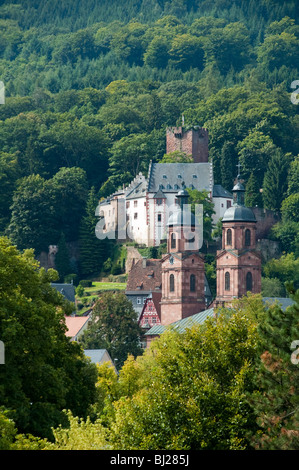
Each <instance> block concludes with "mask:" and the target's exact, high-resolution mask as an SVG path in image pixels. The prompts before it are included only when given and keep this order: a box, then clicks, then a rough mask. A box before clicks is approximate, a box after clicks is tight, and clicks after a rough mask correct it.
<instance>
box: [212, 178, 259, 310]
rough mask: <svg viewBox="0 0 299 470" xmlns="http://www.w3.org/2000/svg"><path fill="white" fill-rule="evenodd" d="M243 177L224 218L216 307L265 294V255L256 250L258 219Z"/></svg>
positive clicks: (218, 258) (234, 190)
mask: <svg viewBox="0 0 299 470" xmlns="http://www.w3.org/2000/svg"><path fill="white" fill-rule="evenodd" d="M244 193H245V188H244V186H243V185H242V184H241V182H240V175H238V177H237V183H236V185H235V186H234V188H233V205H232V206H231V207H230V208H229V209H227V210H226V212H225V213H224V216H223V219H222V249H221V250H219V251H217V256H216V263H217V296H216V301H215V304H216V306H218V305H227V304H229V303H230V302H231V301H232V300H233V299H234V298H240V297H242V296H244V295H246V294H247V292H249V291H250V292H253V293H260V292H261V256H260V254H259V253H258V251H257V250H256V219H255V216H254V213H253V212H252V210H251V209H249V208H248V207H245V205H244Z"/></svg>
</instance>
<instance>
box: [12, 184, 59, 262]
mask: <svg viewBox="0 0 299 470" xmlns="http://www.w3.org/2000/svg"><path fill="white" fill-rule="evenodd" d="M53 202H54V201H53V194H52V191H51V187H50V184H49V182H47V181H45V180H44V179H43V178H42V177H41V176H39V175H32V176H28V177H24V178H22V179H21V180H20V182H19V184H18V187H17V189H16V190H15V192H14V195H13V201H12V206H11V219H10V224H9V226H8V229H7V232H8V235H9V236H10V238H11V239H12V241H13V242H14V243H16V244H17V246H18V247H19V248H20V249H24V248H34V249H35V250H36V252H37V253H40V252H41V251H48V247H49V245H50V244H53V243H54V244H55V243H56V242H57V241H58V236H57V235H58V234H57V231H56V227H55V207H54V204H53Z"/></svg>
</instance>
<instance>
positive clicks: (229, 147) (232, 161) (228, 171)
mask: <svg viewBox="0 0 299 470" xmlns="http://www.w3.org/2000/svg"><path fill="white" fill-rule="evenodd" d="M236 161H237V158H236V152H235V145H234V143H233V142H228V141H226V142H225V143H224V145H223V147H222V149H221V157H220V169H221V184H222V186H223V187H224V188H225V189H227V190H228V191H230V190H231V189H232V187H233V182H234V178H235V176H236V166H235V165H236V164H237V163H236Z"/></svg>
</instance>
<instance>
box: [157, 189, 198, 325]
mask: <svg viewBox="0 0 299 470" xmlns="http://www.w3.org/2000/svg"><path fill="white" fill-rule="evenodd" d="M188 197H189V195H188V192H187V191H186V190H181V191H179V193H178V194H177V200H178V207H177V210H176V211H174V213H173V214H172V215H171V216H170V217H169V220H168V224H167V252H168V253H167V254H166V255H165V256H164V257H163V259H162V298H161V324H162V325H168V324H170V323H173V322H175V321H178V320H182V319H183V318H186V317H188V316H190V315H194V314H195V313H199V312H201V311H202V310H204V309H205V297H204V281H205V274H204V259H203V256H202V255H201V254H200V253H199V238H200V237H199V230H198V223H197V221H196V219H195V217H194V215H193V214H192V213H191V212H190V211H188V210H187V209H186V207H187V206H186V205H187V203H188Z"/></svg>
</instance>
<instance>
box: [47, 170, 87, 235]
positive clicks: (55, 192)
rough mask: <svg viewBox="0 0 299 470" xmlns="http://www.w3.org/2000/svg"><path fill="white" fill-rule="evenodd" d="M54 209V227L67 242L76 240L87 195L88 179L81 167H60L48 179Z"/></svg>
mask: <svg viewBox="0 0 299 470" xmlns="http://www.w3.org/2000/svg"><path fill="white" fill-rule="evenodd" d="M49 184H50V185H51V190H52V204H53V205H54V209H55V228H56V230H57V231H58V233H59V236H60V233H61V232H63V233H64V235H65V239H66V241H67V242H70V241H74V240H78V236H79V227H80V221H81V218H82V214H83V213H84V209H85V204H86V199H87V195H88V181H87V177H86V173H85V171H84V170H83V169H82V168H79V167H72V168H60V170H59V171H58V172H57V173H56V174H55V175H54V176H53V178H52V179H51V180H49Z"/></svg>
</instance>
